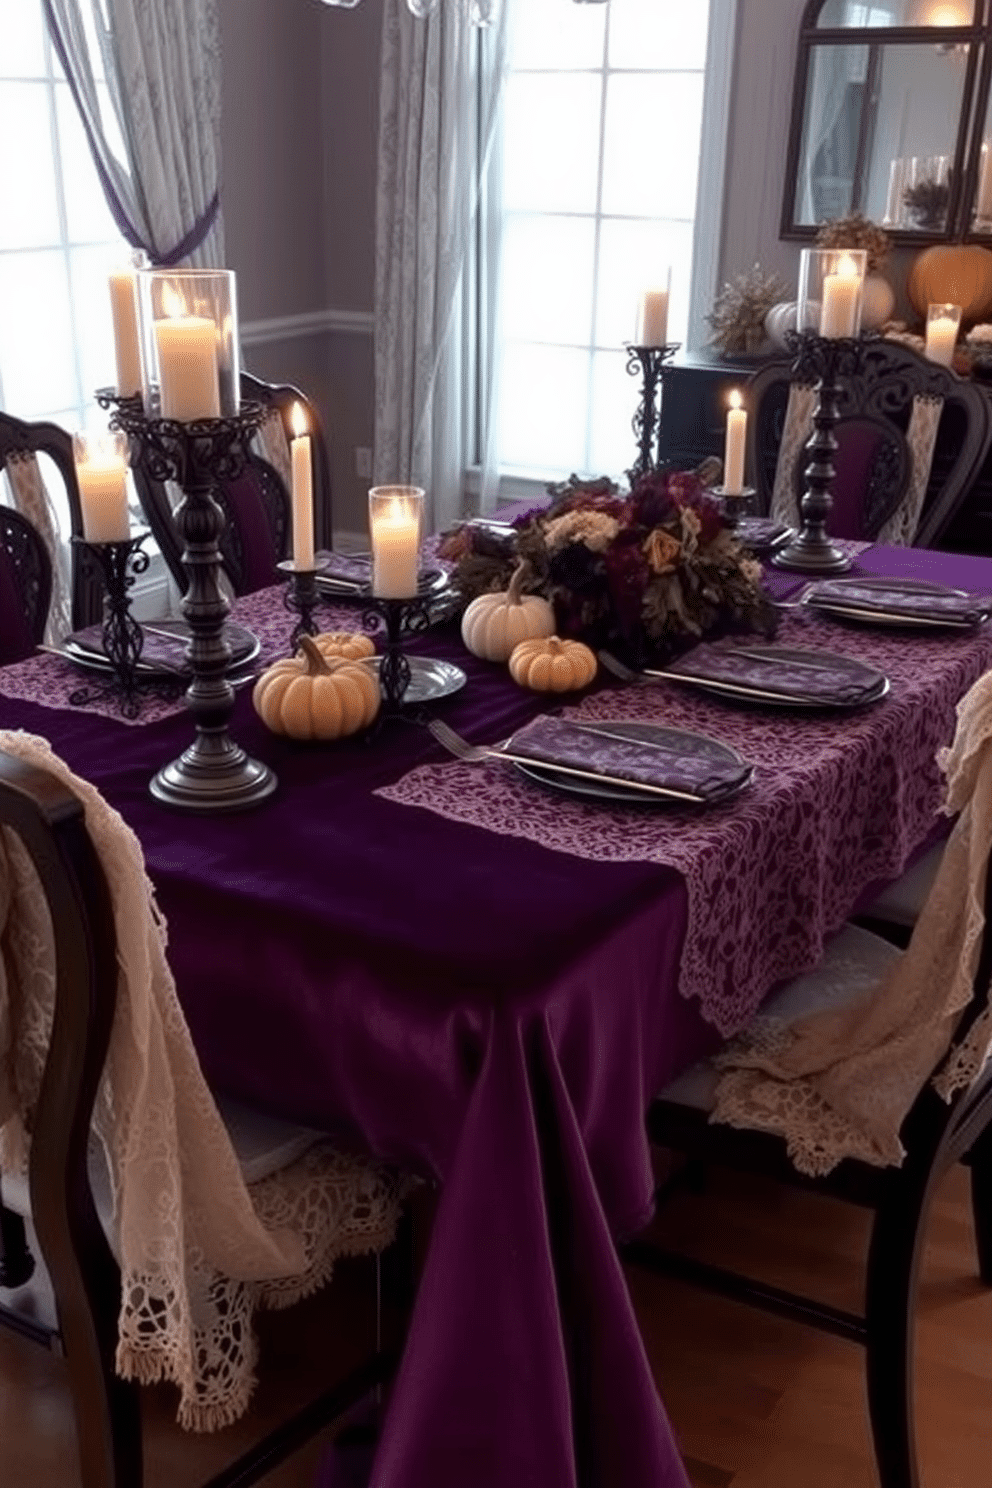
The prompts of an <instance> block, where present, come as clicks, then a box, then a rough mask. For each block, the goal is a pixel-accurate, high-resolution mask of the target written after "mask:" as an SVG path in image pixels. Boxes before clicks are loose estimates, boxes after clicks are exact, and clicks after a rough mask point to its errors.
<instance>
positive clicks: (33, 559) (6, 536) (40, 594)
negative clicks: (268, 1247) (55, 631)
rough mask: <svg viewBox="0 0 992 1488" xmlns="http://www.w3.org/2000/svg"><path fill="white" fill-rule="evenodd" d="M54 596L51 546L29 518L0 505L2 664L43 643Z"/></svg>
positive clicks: (22, 657)
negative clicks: (50, 605) (46, 543)
mask: <svg viewBox="0 0 992 1488" xmlns="http://www.w3.org/2000/svg"><path fill="white" fill-rule="evenodd" d="M51 598H52V563H51V559H50V558H49V556H48V548H47V547H46V546H45V543H44V541H43V539H42V538H41V536H40V534H39V533H38V531H37V529H36V528H34V527H32V525H31V523H30V522H29V521H28V519H27V518H26V517H22V516H21V514H20V512H17V511H14V509H13V507H10V506H0V666H7V665H8V664H9V663H10V662H13V661H23V660H24V658H25V657H26V656H30V655H31V653H32V652H33V651H34V649H35V647H36V646H38V645H40V644H41V642H42V641H43V640H44V637H45V626H46V624H47V623H48V607H49V604H50V603H51Z"/></svg>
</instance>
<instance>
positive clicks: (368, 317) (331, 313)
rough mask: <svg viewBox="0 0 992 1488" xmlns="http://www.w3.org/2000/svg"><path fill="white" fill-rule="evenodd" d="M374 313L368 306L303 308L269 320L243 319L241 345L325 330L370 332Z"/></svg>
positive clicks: (292, 338) (321, 333)
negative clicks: (365, 307)
mask: <svg viewBox="0 0 992 1488" xmlns="http://www.w3.org/2000/svg"><path fill="white" fill-rule="evenodd" d="M374 324H375V316H374V315H373V314H372V311H371V310H336V309H334V308H329V309H327V310H305V311H303V313H302V314H300V315H277V316H274V317H272V318H271V319H269V320H247V321H243V322H242V325H241V344H242V346H261V345H263V344H264V343H266V342H268V341H293V340H295V339H296V337H298V336H319V335H324V334H326V333H327V332H328V331H331V332H337V333H339V334H344V335H351V336H371V334H372V329H373V326H374Z"/></svg>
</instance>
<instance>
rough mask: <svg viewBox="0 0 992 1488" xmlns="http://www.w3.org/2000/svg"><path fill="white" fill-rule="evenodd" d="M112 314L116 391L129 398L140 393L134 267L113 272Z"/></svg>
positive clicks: (111, 288)
mask: <svg viewBox="0 0 992 1488" xmlns="http://www.w3.org/2000/svg"><path fill="white" fill-rule="evenodd" d="M110 315H111V319H112V320H113V323H114V354H115V357H116V361H117V391H118V392H119V393H120V394H121V396H122V397H130V396H131V395H132V394H134V393H140V392H141V350H140V343H139V341H138V298H137V294H136V285H135V275H134V270H133V269H118V270H117V271H116V272H115V273H113V274H111V276H110Z"/></svg>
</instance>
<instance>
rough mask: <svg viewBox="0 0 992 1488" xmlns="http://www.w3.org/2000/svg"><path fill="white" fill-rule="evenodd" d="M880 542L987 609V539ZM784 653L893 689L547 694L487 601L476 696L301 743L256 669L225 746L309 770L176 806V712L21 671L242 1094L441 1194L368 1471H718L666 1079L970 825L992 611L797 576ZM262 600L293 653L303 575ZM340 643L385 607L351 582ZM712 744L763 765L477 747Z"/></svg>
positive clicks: (340, 613)
mask: <svg viewBox="0 0 992 1488" xmlns="http://www.w3.org/2000/svg"><path fill="white" fill-rule="evenodd" d="M848 546H849V547H850V549H851V554H852V559H853V567H852V570H851V574H852V576H854V577H858V576H861V577H864V578H868V579H871V578H872V577H879V576H881V577H892V578H897V579H904V580H910V581H914V580H915V581H923V582H934V583H939V584H946V585H953V586H956V587H958V588H961V589H963V590H966V591H968V592H970V593H975V594H981V595H987V594H992V559H985V558H981V557H976V556H959V555H955V554H949V553H942V552H930V551H922V550H917V549H897V548H882V547H878V546H866V545H863V544H858V545H848ZM765 582H766V584H767V585H768V588H769V590H770V593H771V594H772V596H773V598H774V599H775V600H776V601H778V602H779V603H780V604H781V606H782V608H781V611H780V615H781V624H780V630H779V635H778V641H779V643H781V644H783V645H787V646H789V647H792V648H800V649H801V650H808V651H811V652H815V653H817V654H823V653H825V652H834V653H838V654H841V655H845V656H849V657H852V658H856V659H858V660H860V661H862V662H864V663H865V664H867V665H870V666H872V667H875V668H877V669H878V670H880V671H881V672H883V673H884V675H885V677H886V678H887V679H888V688H887V691H886V692H885V695H884V696H881V697H879V698H878V699H877V700H875V701H873V702H871V703H869V704H868V705H866V706H863V707H838V708H833V709H825V708H816V707H813V708H810V707H805V708H802V707H799V708H797V707H781V706H771V705H765V706H757V707H755V706H741V704H740V701H739V700H737V701H735V700H728V699H727V698H721V697H720V696H716V695H712V694H711V693H706V692H703V691H700V690H699V689H698V688H692V687H690V686H686V685H684V684H681V683H677V682H672V681H666V680H664V679H655V680H643V679H637V680H635V681H634V682H623V681H621V680H619V679H618V678H617V677H614V676H613V675H611V674H609V673H608V672H605V671H601V672H600V675H599V677H598V679H597V680H596V682H595V683H594V684H593V685H592V686H591V687H589V688H587V689H586V690H585V691H583V692H582V693H579V694H574V695H568V696H555V697H552V696H549V695H548V694H539V693H535V692H532V691H529V690H526V689H524V688H521V687H518V686H517V685H516V684H515V683H514V682H513V681H512V680H511V679H510V678H509V676H508V673H507V669H506V667H505V666H499V665H496V664H495V663H492V662H487V661H484V660H480V659H478V658H476V657H474V656H472V655H470V654H469V653H468V652H467V651H466V650H465V648H464V646H463V645H462V642H461V638H460V634H459V628H458V623H457V620H452V621H449V622H448V623H446V624H440V625H437V626H435V627H434V628H432V629H430V630H428V631H426V632H425V633H422V634H419V635H417V636H415V637H411V638H410V641H409V650H410V653H411V655H413V656H419V657H425V658H432V659H435V660H437V661H442V662H445V663H447V664H448V665H449V666H453V667H457V668H460V669H461V671H462V672H463V673H464V675H465V685H464V686H460V687H459V688H458V689H457V690H452V691H451V692H450V693H448V694H447V695H445V696H442V697H438V698H437V699H436V700H433V701H429V702H425V703H422V704H420V705H419V706H417V707H414V708H410V709H408V710H405V711H403V712H401V713H400V714H398V715H396V716H388V717H383V718H381V719H380V720H379V722H378V724H377V726H375V727H373V728H372V729H371V730H368V731H366V732H365V733H363V734H361V735H356V736H353V737H351V738H348V739H344V740H339V741H336V742H327V743H320V742H302V741H294V740H292V739H289V738H286V737H284V736H279V735H276V734H274V733H271V732H270V731H269V730H268V729H267V728H266V727H265V726H264V725H263V723H262V721H261V720H260V718H259V717H258V716H257V714H256V713H255V711H254V708H253V706H252V698H251V688H250V687H248V686H246V687H242V688H239V689H238V691H237V701H236V705H235V709H234V713H233V716H232V721H231V731H232V734H233V736H234V738H235V739H236V740H237V742H238V743H240V744H242V745H243V746H244V747H245V748H246V749H247V750H248V752H249V753H250V754H251V755H253V756H254V757H255V758H258V759H261V760H264V761H265V763H266V764H268V765H269V766H270V767H271V768H272V770H273V771H274V772H275V775H276V777H277V780H278V786H277V789H276V791H275V793H274V794H273V795H272V796H271V797H270V798H269V799H268V800H267V801H266V802H265V803H264V804H262V805H261V806H258V807H257V808H255V809H253V810H251V811H245V812H239V813H221V814H209V813H205V814H194V813H189V812H181V811H175V810H170V809H168V808H167V807H164V806H162V805H160V804H159V803H158V802H156V801H155V800H154V799H153V797H152V796H151V795H150V793H149V788H148V787H149V781H150V779H151V778H152V776H153V775H154V774H155V772H156V771H157V770H158V769H159V768H160V766H161V765H162V764H163V763H165V762H166V761H168V760H170V759H172V758H173V757H174V756H176V755H177V754H178V753H179V752H181V750H182V749H183V748H184V747H185V745H186V744H187V743H188V741H189V739H190V737H191V733H192V723H191V719H190V716H189V714H188V713H187V711H186V710H185V707H184V705H183V703H182V700H181V698H177V697H176V696H175V695H174V694H173V695H172V696H169V695H168V694H167V693H166V694H164V695H162V696H155V695H154V694H149V695H148V696H147V697H146V698H145V699H144V700H143V704H142V709H141V711H140V713H139V714H138V716H137V717H136V718H134V719H127V718H124V717H122V716H121V714H120V711H119V709H118V707H117V705H116V703H115V701H114V699H113V698H112V697H108V696H102V695H101V694H100V690H99V688H97V689H96V690H95V691H94V692H93V693H92V694H91V696H90V697H89V698H88V699H87V700H86V701H85V702H84V703H83V704H80V703H79V702H75V703H74V702H72V701H70V699H71V697H72V696H73V695H74V694H75V691H76V690H77V689H78V688H79V686H80V678H81V676H83V675H84V674H83V673H82V672H81V671H80V669H79V668H78V666H76V665H74V664H71V663H70V662H68V661H67V660H65V659H64V658H63V657H59V656H51V655H38V656H34V657H32V658H30V659H29V660H27V661H24V662H21V663H19V664H17V665H13V666H8V667H5V668H2V669H0V725H2V726H3V727H4V728H14V729H25V730H28V731H30V732H32V733H36V734H40V735H43V736H44V737H46V738H47V739H48V740H49V741H50V742H51V744H52V746H53V747H54V749H55V750H56V752H57V753H58V754H59V755H61V756H62V758H64V759H65V760H66V761H67V762H68V764H69V765H70V767H71V768H72V769H73V770H75V771H76V772H77V773H79V774H80V775H82V776H84V777H85V778H87V779H88V780H90V781H91V782H92V783H93V784H95V785H96V786H97V787H98V788H99V790H100V791H101V792H102V793H103V795H104V796H105V797H106V799H107V800H108V801H109V802H110V803H111V804H112V805H113V806H114V807H116V808H117V810H118V811H120V813H121V814H122V816H123V817H124V819H125V821H126V822H127V823H128V824H129V825H130V826H131V827H132V828H133V829H134V831H135V832H136V833H137V835H138V837H139V839H140V841H141V844H142V847H143V849H144V854H145V859H146V863H147V869H148V873H149V875H150V878H151V880H152V883H153V885H154V888H155V893H156V896H157V899H158V903H159V906H160V908H161V910H162V912H163V914H164V916H165V918H166V920H167V922H168V933H169V960H170V964H171V967H172V970H173V973H174V975H175V979H176V984H177V989H178V993H179V997H180V1000H181V1003H182V1006H183V1009H184V1011H185V1014H186V1017H187V1020H188V1022H189V1026H190V1029H191V1032H192V1036H193V1039H194V1042H195V1045H196V1048H197V1051H198V1054H199V1057H200V1060H201V1062H202V1065H203V1068H204V1071H205V1073H206V1075H207V1077H208V1079H209V1081H210V1083H211V1085H212V1086H213V1087H214V1088H215V1089H217V1090H218V1091H222V1092H224V1093H225V1094H227V1095H230V1096H233V1097H235V1098H238V1099H240V1100H242V1101H244V1102H246V1103H248V1104H250V1105H253V1106H255V1107H259V1108H262V1109H264V1110H268V1111H271V1112H272V1113H273V1114H274V1115H277V1116H281V1117H285V1118H288V1119H291V1120H293V1121H297V1122H300V1123H303V1124H304V1125H307V1126H311V1127H314V1128H317V1129H319V1130H321V1131H326V1132H329V1133H331V1134H333V1135H334V1137H335V1138H336V1139H337V1140H339V1141H340V1142H341V1143H343V1144H346V1145H351V1146H354V1147H355V1148H357V1149H359V1150H362V1151H368V1152H371V1153H374V1154H376V1155H377V1156H379V1157H382V1158H385V1159H387V1160H388V1161H390V1162H392V1163H395V1164H397V1165H398V1166H399V1167H401V1168H403V1169H405V1170H407V1171H409V1172H410V1173H412V1174H415V1175H419V1176H420V1177H422V1178H423V1179H425V1180H427V1181H428V1182H430V1183H432V1184H434V1185H436V1186H437V1190H438V1200H437V1208H436V1214H435V1218H434V1222H433V1228H432V1232H431V1236H430V1240H429V1244H428V1246H427V1250H426V1256H425V1259H424V1264H423V1269H422V1273H421V1275H420V1278H419V1283H418V1289H417V1295H416V1300H415V1303H414V1307H413V1313H412V1317H411V1320H410V1325H409V1331H408V1334H407V1339H406V1344H405V1348H404V1352H403V1357H402V1360H401V1362H400V1366H399V1371H398V1375H397V1378H396V1380H395V1383H394V1386H393V1389H392V1391H391V1394H390V1398H389V1402H388V1408H387V1411H386V1414H385V1419H384V1421H383V1424H382V1428H381V1434H380V1439H379V1444H378V1449H377V1452H376V1457H375V1464H374V1468H373V1472H372V1479H371V1481H372V1483H373V1485H374V1488H424V1485H427V1484H430V1485H431V1488H466V1485H468V1484H471V1485H472V1488H617V1485H619V1484H623V1485H624V1488H687V1477H686V1471H685V1468H684V1466H683V1464H682V1461H681V1457H680V1454H679V1450H678V1446H677V1443H676V1441H675V1439H674V1437H673V1433H672V1430H671V1428H670V1425H669V1422H668V1419H667V1416H666V1413H665V1409H664V1404H663V1402H662V1400H661V1398H660V1396H659V1392H658V1389H657V1386H656V1383H655V1380H654V1379H653V1377H652V1372H651V1368H650V1365H649V1362H648V1359H647V1356H646V1353H645V1350H644V1346H643V1344H642V1340H641V1337H640V1334H639V1331H638V1325H637V1320H636V1317H635V1314H634V1310H633V1307H632V1304H631V1300H630V1297H629V1294H628V1290H627V1286H626V1283H625V1278H624V1273H623V1268H622V1266H621V1263H620V1261H619V1259H618V1250H617V1246H618V1242H619V1241H621V1240H622V1239H624V1238H626V1237H629V1236H631V1235H633V1234H635V1233H636V1232H637V1231H638V1230H639V1229H641V1228H642V1227H643V1226H644V1225H645V1224H646V1223H647V1222H648V1220H649V1219H650V1217H651V1215H652V1212H653V1208H654V1203H655V1182H654V1176H653V1169H652V1154H651V1152H650V1149H649V1145H648V1141H647V1136H646V1132H645V1125H644V1117H645V1111H646V1109H647V1106H648V1104H649V1102H650V1100H651V1099H652V1097H653V1096H654V1095H655V1094H657V1093H658V1092H659V1091H660V1090H661V1089H662V1088H663V1087H664V1086H665V1084H666V1083H667V1082H668V1081H669V1080H671V1079H672V1078H674V1077H675V1076H676V1075H677V1074H679V1073H680V1072H681V1071H682V1070H683V1069H684V1068H686V1067H687V1066H688V1065H689V1064H691V1063H692V1062H693V1061H695V1060H696V1059H698V1058H701V1057H703V1056H705V1055H706V1054H708V1053H709V1052H711V1051H712V1050H713V1049H714V1048H715V1047H716V1046H717V1045H718V1044H719V1043H720V1042H721V1041H722V1040H723V1039H725V1038H726V1037H728V1036H729V1035H732V1034H733V1033H734V1032H736V1031H737V1030H739V1029H740V1028H741V1027H742V1026H743V1025H744V1024H746V1022H747V1021H748V1020H749V1019H750V1017H751V1016H752V1015H753V1013H754V1012H755V1010H756V1009H758V1008H759V1007H760V1005H761V1003H762V1002H763V1000H764V999H765V997H766V996H767V995H768V993H769V992H770V990H771V989H772V988H773V987H774V986H775V985H776V984H778V983H780V982H781V981H782V980H783V979H784V978H787V977H789V976H792V975H796V974H798V973H800V972H802V971H803V970H805V969H807V968H808V967H810V966H812V965H813V964H814V963H815V962H816V961H817V959H818V958H819V957H820V955H821V953H822V950H823V946H824V943H825V941H826V939H827V938H828V937H829V936H830V935H831V934H833V933H834V932H835V931H837V930H838V929H839V928H840V927H841V925H842V924H843V923H844V921H845V919H846V918H847V917H848V916H849V915H850V914H851V912H852V911H853V910H854V909H855V907H856V906H857V905H858V904H859V903H863V902H864V901H865V898H866V896H868V895H869V894H870V893H871V891H872V888H873V886H881V885H882V884H883V883H885V882H887V881H890V880H892V879H893V878H895V877H897V876H898V875H899V873H900V872H901V871H902V870H903V868H904V867H905V865H906V864H907V862H909V861H910V859H911V858H912V856H913V854H914V853H916V852H917V851H918V850H919V849H920V847H921V845H922V844H923V843H925V842H926V841H928V840H929V839H931V838H932V836H933V834H934V832H935V830H938V829H939V823H940V816H939V806H940V799H941V776H940V771H939V769H938V765H937V763H936V754H937V751H938V749H939V748H940V746H942V745H946V744H948V743H949V742H950V740H951V737H952V734H953V731H954V723H955V706H956V704H957V702H958V701H959V699H960V698H961V696H962V695H963V694H964V693H965V692H966V690H967V689H968V687H969V686H970V685H971V684H972V683H973V682H974V681H975V680H976V679H977V678H978V676H980V675H981V673H982V672H983V671H985V670H986V669H987V668H988V666H989V665H990V664H992V624H990V623H984V624H979V625H977V626H974V627H971V628H967V629H955V628H944V629H929V628H925V627H922V628H918V629H913V628H910V627H903V626H888V627H882V626H873V625H870V624H867V625H865V624H855V623H850V622H844V621H839V620H837V619H835V618H831V617H828V616H825V615H823V614H820V613H818V612H816V611H814V610H813V609H812V608H811V607H809V606H807V605H805V604H803V603H801V602H800V601H801V600H802V598H803V595H804V591H805V589H806V586H807V582H808V581H807V577H805V576H803V575H801V574H795V573H786V572H784V571H775V570H768V572H767V575H766V580H765ZM233 618H234V619H235V620H236V621H237V622H238V623H239V624H241V625H243V626H245V627H246V628H247V629H248V630H250V631H251V632H252V633H253V634H255V635H257V637H258V638H259V641H260V651H259V655H258V657H257V658H256V662H255V665H256V666H259V665H261V664H263V663H264V662H266V661H269V660H272V659H275V658H276V657H278V656H281V655H286V654H288V652H289V636H290V632H291V630H292V628H293V625H294V623H295V621H296V619H297V618H298V617H297V615H296V614H295V613H294V612H292V611H291V610H289V609H288V608H287V607H286V606H285V604H284V602H283V590H282V589H281V588H280V587H279V586H275V587H273V588H271V589H265V590H261V591H259V592H257V593H255V594H252V595H248V596H245V597H243V598H241V599H239V600H237V601H236V602H235V604H234V609H233ZM317 619H318V621H319V624H320V626H321V629H341V628H349V629H360V628H361V620H360V607H359V606H357V605H356V604H355V603H352V602H350V601H348V600H346V599H343V598H335V599H333V600H328V601H327V602H326V603H325V605H324V607H323V608H322V609H321V610H320V611H319V612H318V615H317ZM548 712H555V713H557V714H558V715H559V716H560V717H562V718H564V719H567V720H571V721H579V722H585V723H595V724H599V725H603V724H604V723H606V724H609V723H610V722H614V723H616V722H617V721H634V722H643V723H648V724H654V725H661V726H665V727H669V728H672V729H676V730H684V731H689V732H694V733H698V734H703V735H706V736H708V737H709V738H712V739H716V740H718V741H720V742H722V743H724V744H726V745H727V746H729V747H730V748H732V749H735V750H737V751H738V752H739V754H740V755H741V756H743V758H744V760H745V761H746V762H747V763H749V764H750V765H752V766H753V774H752V775H751V776H750V777H749V779H748V781H747V783H746V784H745V786H744V788H743V789H741V790H739V791H737V792H735V793H734V794H732V795H730V796H728V797H727V798H725V799H720V800H717V801H714V802H713V803H712V804H709V805H706V806H702V807H701V806H697V805H693V804H687V803H681V802H677V801H674V802H673V801H670V800H669V801H664V800H663V801H658V802H656V803H653V804H646V803H644V802H640V803H638V804H627V803H626V802H624V801H621V800H617V799H615V798H610V797H606V798H603V799H598V798H597V797H596V796H595V795H593V796H590V795H588V794H577V793H575V792H573V791H569V790H567V789H554V788H549V785H548V784H547V782H544V783H542V782H541V781H537V780H534V779H533V778H531V777H530V776H528V775H526V774H524V773H522V772H521V771H520V770H518V769H517V768H515V767H514V766H513V765H512V764H510V763H508V762H505V761H500V760H487V761H481V762H476V761H469V760H462V759H457V758H455V757H453V756H451V755H449V754H447V753H446V752H445V751H444V749H443V748H442V747H441V746H440V744H439V743H438V742H437V740H436V739H435V738H434V737H433V735H432V734H431V733H430V731H429V729H428V728H427V727H425V723H426V722H427V721H428V720H429V719H430V718H432V717H436V718H442V719H443V720H445V721H446V722H447V723H448V724H449V725H451V727H453V728H454V729H456V730H457V731H458V732H459V733H460V734H461V735H463V736H465V737H466V738H467V739H469V740H470V741H472V742H473V743H484V744H491V743H495V742H497V741H500V740H503V739H506V738H507V737H508V736H510V735H511V734H513V733H514V731H515V730H517V729H519V728H521V727H522V726H524V725H526V724H527V723H528V722H529V721H530V720H532V719H533V718H535V717H536V716H537V715H538V714H541V713H548Z"/></svg>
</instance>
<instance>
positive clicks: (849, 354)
mask: <svg viewBox="0 0 992 1488" xmlns="http://www.w3.org/2000/svg"><path fill="white" fill-rule="evenodd" d="M863 346H864V343H863V341H862V339H861V338H860V337H858V336H837V337H833V336H816V335H812V334H810V333H809V332H806V333H804V334H803V335H801V336H792V337H790V341H789V347H790V350H791V351H792V352H793V354H794V357H795V360H794V362H793V367H792V371H793V375H794V376H795V377H797V378H800V379H802V380H804V381H806V382H812V381H814V380H815V382H816V405H815V407H814V409H813V433H812V436H811V438H810V439H809V441H808V443H807V445H806V450H807V452H808V454H809V464H808V465H807V466H806V471H805V475H806V489H805V491H804V492H803V496H802V499H801V501H800V503H799V512H800V516H801V517H802V527H801V529H800V531H799V534H798V536H796V537H795V538H793V540H792V542H790V543H788V544H787V545H786V546H785V547H784V548H780V549H779V551H778V552H777V553H775V554H774V556H773V558H772V562H773V563H774V564H775V566H776V568H789V569H797V570H799V571H800V572H801V573H813V574H829V573H843V572H844V570H845V569H848V568H850V566H851V560H850V558H848V557H847V556H846V554H844V553H842V552H841V551H840V549H839V548H835V547H834V545H833V544H832V543H831V542H830V540H829V538H828V537H827V518H828V517H829V516H830V510H831V507H832V506H833V496H832V495H831V493H830V488H831V486H832V485H833V480H834V476H835V474H836V471H835V469H834V463H833V462H834V455H835V454H836V453H837V440H836V438H835V437H834V426H835V424H836V423H837V420H838V418H839V417H840V395H841V391H842V388H843V383H844V380H845V379H846V378H848V377H853V376H854V375H855V373H856V372H857V371H858V368H859V366H860V364H861V356H862V350H863Z"/></svg>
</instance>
